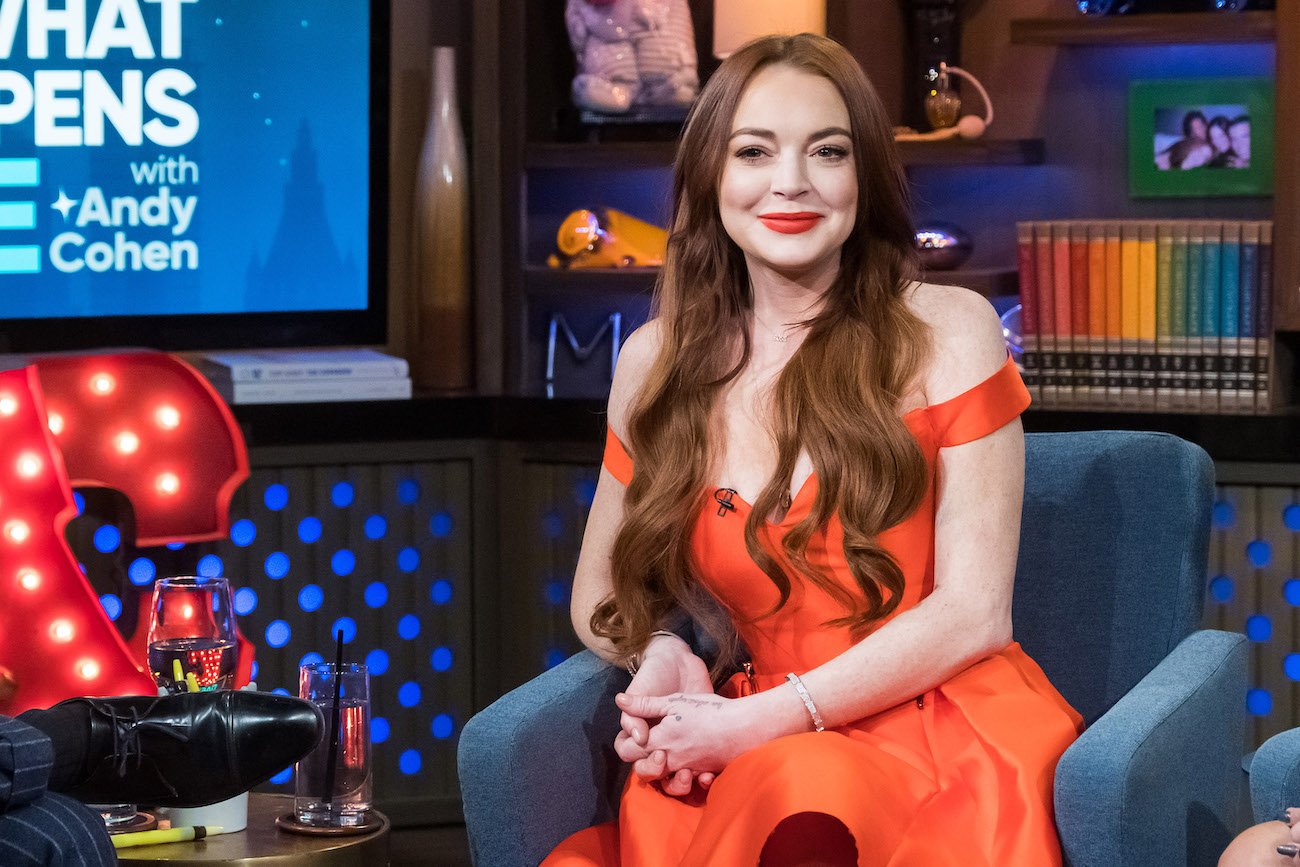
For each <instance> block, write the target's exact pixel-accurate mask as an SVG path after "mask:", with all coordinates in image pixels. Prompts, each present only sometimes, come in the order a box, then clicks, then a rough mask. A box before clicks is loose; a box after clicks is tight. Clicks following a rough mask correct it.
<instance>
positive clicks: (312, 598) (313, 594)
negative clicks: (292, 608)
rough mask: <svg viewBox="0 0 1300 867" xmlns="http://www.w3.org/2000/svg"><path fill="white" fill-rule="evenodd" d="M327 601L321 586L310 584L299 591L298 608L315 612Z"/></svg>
mask: <svg viewBox="0 0 1300 867" xmlns="http://www.w3.org/2000/svg"><path fill="white" fill-rule="evenodd" d="M324 601H325V591H324V590H321V589H320V586H319V585H316V584H308V585H306V586H305V587H303V588H302V589H301V590H299V591H298V607H299V608H301V609H302V610H303V611H315V610H317V609H318V608H320V607H321V603H323V602H324Z"/></svg>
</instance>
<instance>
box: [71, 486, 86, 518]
mask: <svg viewBox="0 0 1300 867" xmlns="http://www.w3.org/2000/svg"><path fill="white" fill-rule="evenodd" d="M72 504H73V505H74V506H76V507H77V514H78V515H80V514H81V513H82V512H84V511H86V498H85V497H83V496H81V492H80V491H73V492H72Z"/></svg>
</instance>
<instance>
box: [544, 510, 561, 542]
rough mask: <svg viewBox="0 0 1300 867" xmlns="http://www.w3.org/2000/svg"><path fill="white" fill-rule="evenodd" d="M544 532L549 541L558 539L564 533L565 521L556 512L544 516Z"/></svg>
mask: <svg viewBox="0 0 1300 867" xmlns="http://www.w3.org/2000/svg"><path fill="white" fill-rule="evenodd" d="M542 532H543V533H544V534H546V538H548V539H558V538H560V536H561V535H563V533H564V519H563V518H561V517H560V513H559V512H556V511H554V510H552V511H550V512H547V513H546V514H545V515H543V516H542Z"/></svg>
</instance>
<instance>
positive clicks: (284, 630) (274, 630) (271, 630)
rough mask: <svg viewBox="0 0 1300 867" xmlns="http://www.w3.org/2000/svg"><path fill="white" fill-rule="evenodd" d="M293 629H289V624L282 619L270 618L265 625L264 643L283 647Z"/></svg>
mask: <svg viewBox="0 0 1300 867" xmlns="http://www.w3.org/2000/svg"><path fill="white" fill-rule="evenodd" d="M292 635H293V631H292V630H291V629H289V624H287V623H285V622H284V621H283V620H272V621H271V623H270V625H269V626H267V627H266V643H267V644H269V645H271V646H272V647H284V646H285V645H286V644H288V643H289V639H290V637H292Z"/></svg>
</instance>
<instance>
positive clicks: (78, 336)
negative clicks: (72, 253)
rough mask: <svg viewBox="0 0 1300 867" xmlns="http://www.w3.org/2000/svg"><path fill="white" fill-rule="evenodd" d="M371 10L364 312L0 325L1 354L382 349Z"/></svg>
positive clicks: (385, 33)
mask: <svg viewBox="0 0 1300 867" xmlns="http://www.w3.org/2000/svg"><path fill="white" fill-rule="evenodd" d="M369 4H370V130H369V135H370V159H369V172H370V176H369V195H370V220H369V224H370V225H369V250H368V255H367V271H368V281H367V284H368V286H367V298H366V307H365V309H364V310H295V311H290V312H284V313H252V312H250V313H200V314H184V315H159V316H150V315H134V316H68V317H44V318H25V319H3V318H0V352H18V353H38V352H57V351H63V350H85V349H95V348H99V347H108V346H128V345H129V346H148V347H151V348H154V349H162V350H168V351H184V350H203V349H247V348H254V347H258V348H289V347H299V346H356V345H381V344H384V343H385V342H386V340H387V324H388V185H389V175H388V170H389V159H388V147H389V129H388V123H389V92H390V91H389V66H390V60H389V53H390V50H391V42H392V35H391V29H390V26H391V0H369Z"/></svg>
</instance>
